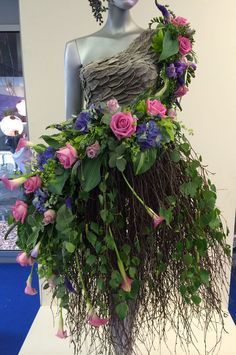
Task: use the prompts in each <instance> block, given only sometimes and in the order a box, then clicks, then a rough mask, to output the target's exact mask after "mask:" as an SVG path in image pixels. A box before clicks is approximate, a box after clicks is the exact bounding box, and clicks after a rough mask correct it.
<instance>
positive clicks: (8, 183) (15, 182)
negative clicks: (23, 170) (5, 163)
mask: <svg viewBox="0 0 236 355" xmlns="http://www.w3.org/2000/svg"><path fill="white" fill-rule="evenodd" d="M26 180H27V179H26V178H25V177H23V176H22V177H19V178H16V179H12V180H9V179H8V178H7V177H5V176H3V177H2V178H1V181H2V182H3V184H4V186H5V187H6V188H7V189H8V190H11V191H13V190H16V189H17V188H18V187H20V186H21V185H22V184H24V182H25V181H26Z"/></svg>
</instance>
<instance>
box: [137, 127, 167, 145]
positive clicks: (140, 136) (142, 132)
mask: <svg viewBox="0 0 236 355" xmlns="http://www.w3.org/2000/svg"><path fill="white" fill-rule="evenodd" d="M136 136H137V141H138V144H139V145H140V148H141V150H146V149H150V148H155V147H158V146H159V145H160V143H161V140H162V134H161V132H160V129H159V128H158V127H157V124H156V122H155V121H149V122H147V123H142V124H140V125H139V126H138V127H137V131H136Z"/></svg>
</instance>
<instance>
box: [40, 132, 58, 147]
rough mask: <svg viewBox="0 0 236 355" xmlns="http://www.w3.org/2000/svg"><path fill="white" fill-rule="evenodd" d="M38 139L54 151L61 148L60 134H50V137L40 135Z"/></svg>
mask: <svg viewBox="0 0 236 355" xmlns="http://www.w3.org/2000/svg"><path fill="white" fill-rule="evenodd" d="M40 138H41V139H43V140H44V141H45V142H46V143H47V144H48V145H49V146H50V147H52V148H54V149H58V148H61V146H62V145H63V143H62V141H61V134H52V135H51V136H47V135H42V136H41V137H40Z"/></svg>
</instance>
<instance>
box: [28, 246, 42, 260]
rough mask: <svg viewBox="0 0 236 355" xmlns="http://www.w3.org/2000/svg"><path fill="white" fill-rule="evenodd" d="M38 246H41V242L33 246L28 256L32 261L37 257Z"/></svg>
mask: <svg viewBox="0 0 236 355" xmlns="http://www.w3.org/2000/svg"><path fill="white" fill-rule="evenodd" d="M40 244H41V242H38V243H37V244H36V245H35V247H34V248H33V249H32V250H31V253H30V255H31V256H32V258H34V259H36V258H37V257H38V254H39V248H40Z"/></svg>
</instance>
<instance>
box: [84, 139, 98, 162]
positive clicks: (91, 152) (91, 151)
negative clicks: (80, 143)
mask: <svg viewBox="0 0 236 355" xmlns="http://www.w3.org/2000/svg"><path fill="white" fill-rule="evenodd" d="M100 148H101V147H100V144H99V143H98V141H96V142H95V143H94V144H92V145H90V146H88V147H87V148H86V154H87V157H88V158H90V159H94V158H96V156H97V155H98V153H99V151H100Z"/></svg>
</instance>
